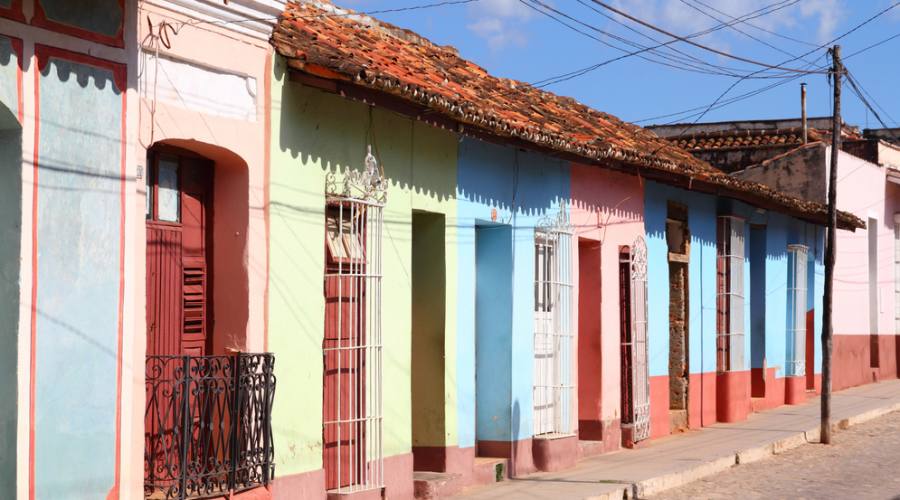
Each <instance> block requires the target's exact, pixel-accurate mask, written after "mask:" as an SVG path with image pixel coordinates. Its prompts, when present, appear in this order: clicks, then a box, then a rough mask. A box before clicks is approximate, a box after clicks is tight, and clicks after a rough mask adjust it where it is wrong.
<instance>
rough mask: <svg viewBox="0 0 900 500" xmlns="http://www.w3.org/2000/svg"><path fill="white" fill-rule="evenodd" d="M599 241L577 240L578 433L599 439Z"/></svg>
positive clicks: (600, 433) (600, 422)
mask: <svg viewBox="0 0 900 500" xmlns="http://www.w3.org/2000/svg"><path fill="white" fill-rule="evenodd" d="M600 278H601V276H600V242H599V241H595V240H588V239H584V238H580V239H579V240H578V437H579V439H584V440H591V441H601V440H603V420H602V412H601V408H602V393H603V388H602V387H603V384H602V382H603V379H602V376H601V372H602V370H601V365H602V356H601V353H602V345H601V344H602V342H601V335H602V329H601V325H600V310H601V307H600V306H601V302H602V297H601V279H600Z"/></svg>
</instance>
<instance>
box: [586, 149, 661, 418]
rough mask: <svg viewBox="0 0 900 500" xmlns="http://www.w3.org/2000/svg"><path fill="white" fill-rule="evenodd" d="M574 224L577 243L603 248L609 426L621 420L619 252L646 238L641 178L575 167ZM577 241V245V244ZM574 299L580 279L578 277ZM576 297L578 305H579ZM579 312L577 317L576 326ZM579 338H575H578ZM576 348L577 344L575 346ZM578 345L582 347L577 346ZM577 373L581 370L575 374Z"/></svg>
mask: <svg viewBox="0 0 900 500" xmlns="http://www.w3.org/2000/svg"><path fill="white" fill-rule="evenodd" d="M571 168H572V170H571V179H572V181H571V182H572V187H571V189H572V192H571V195H572V202H571V207H570V210H571V221H572V225H573V226H574V228H575V237H576V239H577V238H583V239H587V240H594V241H598V242H600V244H601V250H600V253H601V256H600V260H601V264H600V274H601V275H602V276H603V279H602V280H601V281H602V283H601V288H600V292H601V297H600V300H601V306H600V327H601V328H600V332H601V333H600V348H601V351H602V358H603V363H601V365H600V370H601V373H600V374H599V380H600V381H601V391H602V394H601V402H600V406H601V413H602V418H603V420H604V421H606V422H609V423H617V422H618V421H619V420H620V419H621V408H620V406H621V403H620V399H619V387H620V374H619V370H620V361H619V349H620V345H619V344H620V339H619V279H618V265H619V246H621V245H628V246H631V245H632V244H633V243H634V240H635V238H637V237H638V236H640V235H643V234H644V189H643V185H642V183H641V181H640V179H639V178H638V177H635V176H631V175H626V174H620V173H616V172H611V171H608V170H603V169H600V168H598V167H590V166H586V165H580V164H572V167H571ZM576 241H577V240H576ZM572 247H573V264H574V266H573V267H574V268H575V269H578V268H579V265H578V262H579V261H578V245H576V244H573V245H572ZM575 274H576V275H575V280H574V282H575V293H576V294H578V290H579V277H578V273H575ZM577 299H578V296H577V295H576V300H575V303H576V304H577V303H578V300H577ZM574 323H575V324H576V325H578V324H579V322H578V311H577V308H576V311H575V322H574ZM579 334H580V332H576V336H577V335H579ZM576 342H577V340H576ZM576 345H577V344H576ZM576 372H577V369H576Z"/></svg>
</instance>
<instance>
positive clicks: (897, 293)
mask: <svg viewBox="0 0 900 500" xmlns="http://www.w3.org/2000/svg"><path fill="white" fill-rule="evenodd" d="M894 333H897V334H900V214H896V215H894Z"/></svg>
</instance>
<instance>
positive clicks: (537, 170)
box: [457, 139, 570, 447]
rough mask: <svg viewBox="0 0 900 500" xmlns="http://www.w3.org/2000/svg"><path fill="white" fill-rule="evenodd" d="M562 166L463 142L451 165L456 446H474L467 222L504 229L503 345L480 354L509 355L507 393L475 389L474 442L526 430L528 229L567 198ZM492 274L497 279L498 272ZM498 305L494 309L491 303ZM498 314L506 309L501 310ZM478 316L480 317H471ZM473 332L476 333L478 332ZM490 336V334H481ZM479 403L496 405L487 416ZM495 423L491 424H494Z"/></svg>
mask: <svg viewBox="0 0 900 500" xmlns="http://www.w3.org/2000/svg"><path fill="white" fill-rule="evenodd" d="M569 182H570V180H569V166H568V163H566V162H564V161H561V160H556V159H552V158H548V157H546V156H543V155H539V154H536V153H531V152H525V151H519V150H517V149H515V148H511V147H503V146H497V145H494V144H488V143H485V142H481V141H477V140H473V139H463V140H462V141H461V143H460V146H459V167H458V192H457V198H458V214H457V215H458V224H459V227H458V235H459V241H460V244H459V247H458V250H457V251H458V252H459V253H458V265H459V284H458V319H457V324H458V328H459V330H458V334H457V339H458V342H459V348H458V352H459V355H458V358H457V373H458V374H459V375H458V376H459V378H458V385H457V390H458V397H459V406H458V409H459V446H460V447H468V446H472V445H474V444H475V439H476V436H475V428H476V426H475V420H476V416H475V415H474V406H475V397H476V396H475V394H476V392H475V382H474V374H475V359H474V356H473V355H469V354H467V351H468V352H471V350H472V348H471V346H473V345H475V331H476V319H475V304H474V301H475V293H474V291H475V287H476V282H477V279H476V264H475V257H476V255H475V253H476V252H475V249H474V248H472V246H474V242H475V227H476V225H478V224H485V223H490V222H491V209H492V208H496V210H497V217H496V222H498V223H502V224H508V225H509V226H511V230H510V232H511V240H512V241H511V245H512V247H511V250H510V252H509V255H510V256H511V259H512V276H509V277H508V279H509V280H511V283H512V290H513V292H512V304H511V305H509V306H504V307H509V308H510V310H511V321H510V324H511V326H510V342H509V344H508V345H509V348H508V349H507V350H505V351H502V352H496V353H493V355H491V354H487V356H492V357H495V358H497V359H500V358H510V362H509V366H508V368H503V370H504V371H503V372H501V371H500V370H495V376H496V377H505V378H508V379H509V382H508V387H509V389H508V391H506V392H498V393H487V394H485V393H483V392H481V391H479V392H478V393H477V394H478V395H479V397H480V398H481V399H479V400H478V407H479V410H478V413H479V415H478V424H477V433H478V435H477V439H479V440H500V441H508V440H518V439H526V438H529V437H531V434H532V428H533V426H532V387H533V380H532V371H533V363H534V361H533V348H534V339H533V328H534V313H533V309H534V226H535V224H536V223H537V222H538V221H539V219H540V218H541V217H543V216H545V215H548V214H550V215H554V214H555V213H556V212H557V211H558V210H559V207H560V202H561V201H563V200H566V199H568V198H569V189H570V184H569ZM492 279H497V280H500V279H502V278H501V277H500V276H494V277H493V278H492ZM498 309H499V307H498ZM497 313H498V314H501V313H502V314H506V313H504V312H502V311H499V310H498V312H497ZM479 315H480V314H479ZM479 334H481V331H480V330H479ZM488 334H490V332H488ZM481 406H485V407H489V408H496V409H501V410H502V411H498V413H499V414H496V415H495V414H490V415H489V414H487V413H484V412H482V411H481ZM498 422H499V423H498Z"/></svg>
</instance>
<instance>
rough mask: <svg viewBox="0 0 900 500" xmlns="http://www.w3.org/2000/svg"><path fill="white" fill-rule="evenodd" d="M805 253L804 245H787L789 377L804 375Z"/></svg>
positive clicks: (806, 253) (806, 252)
mask: <svg viewBox="0 0 900 500" xmlns="http://www.w3.org/2000/svg"><path fill="white" fill-rule="evenodd" d="M807 255H808V249H807V247H806V246H805V245H788V286H787V292H788V308H787V309H788V328H789V330H788V339H787V341H788V345H787V367H786V369H787V373H786V375H787V376H789V377H799V376H802V375H806V301H807V290H806V278H807Z"/></svg>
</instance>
